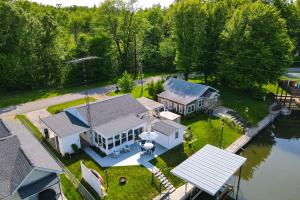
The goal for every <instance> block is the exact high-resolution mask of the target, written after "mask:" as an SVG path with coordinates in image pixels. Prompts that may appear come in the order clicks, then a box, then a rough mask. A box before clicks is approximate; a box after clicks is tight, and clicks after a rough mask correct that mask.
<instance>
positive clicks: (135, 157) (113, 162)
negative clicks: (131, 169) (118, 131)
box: [84, 143, 168, 167]
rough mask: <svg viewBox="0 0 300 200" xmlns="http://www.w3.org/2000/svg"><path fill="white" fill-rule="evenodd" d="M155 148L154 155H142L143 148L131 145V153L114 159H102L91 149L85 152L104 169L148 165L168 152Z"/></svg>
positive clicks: (111, 155) (109, 156) (106, 157)
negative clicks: (150, 161)
mask: <svg viewBox="0 0 300 200" xmlns="http://www.w3.org/2000/svg"><path fill="white" fill-rule="evenodd" d="M155 146H156V148H155V152H154V154H153V155H151V154H150V153H146V154H141V147H140V146H139V145H138V144H137V143H134V144H133V145H131V146H130V151H128V152H122V153H121V154H120V155H119V157H113V154H110V155H108V156H105V157H101V156H99V155H98V154H97V153H96V152H95V151H93V150H92V149H91V148H89V147H88V148H85V149H84V151H85V153H86V154H88V155H89V156H90V157H91V158H92V159H93V160H94V161H96V162H97V163H98V164H99V165H100V166H102V167H112V166H130V165H144V164H146V165H147V162H148V161H149V160H152V159H153V158H155V157H157V156H159V155H161V154H163V153H164V152H166V151H167V150H168V149H166V148H164V147H162V146H161V145H159V144H155Z"/></svg>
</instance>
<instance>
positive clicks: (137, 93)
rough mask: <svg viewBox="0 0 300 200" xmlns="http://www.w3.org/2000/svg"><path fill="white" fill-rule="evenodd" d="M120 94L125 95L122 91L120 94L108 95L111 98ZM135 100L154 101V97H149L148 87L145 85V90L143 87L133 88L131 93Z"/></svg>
mask: <svg viewBox="0 0 300 200" xmlns="http://www.w3.org/2000/svg"><path fill="white" fill-rule="evenodd" d="M119 94H124V93H122V92H121V91H120V92H111V93H109V94H108V95H109V96H115V95H119ZM130 94H131V95H132V96H133V97H134V98H140V97H147V98H149V99H152V97H151V96H150V95H149V93H148V90H147V86H146V85H144V88H143V89H142V86H140V85H139V86H135V87H134V88H133V90H132V91H131V93H130Z"/></svg>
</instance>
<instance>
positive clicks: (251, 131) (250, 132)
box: [226, 113, 279, 153]
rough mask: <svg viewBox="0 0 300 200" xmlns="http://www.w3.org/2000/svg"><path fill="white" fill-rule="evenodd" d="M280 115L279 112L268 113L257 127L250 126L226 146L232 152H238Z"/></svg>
mask: <svg viewBox="0 0 300 200" xmlns="http://www.w3.org/2000/svg"><path fill="white" fill-rule="evenodd" d="M277 116H279V113H277V114H271V113H270V114H268V115H267V116H266V117H265V118H263V119H262V120H261V121H260V122H258V123H257V125H256V126H255V127H252V128H248V129H247V131H246V133H245V134H244V135H242V136H241V137H239V138H238V139H237V140H236V141H234V142H233V143H232V144H231V145H230V146H228V147H227V148H226V150H227V151H230V152H232V153H237V152H238V151H239V150H240V149H241V148H242V147H243V146H245V145H246V144H247V143H248V142H250V140H251V139H252V138H253V137H255V136H256V135H257V134H258V133H259V132H260V131H261V130H263V129H264V128H265V127H267V126H268V125H269V124H270V123H272V121H273V120H274V119H275V118H276V117H277Z"/></svg>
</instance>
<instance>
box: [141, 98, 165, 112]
mask: <svg viewBox="0 0 300 200" xmlns="http://www.w3.org/2000/svg"><path fill="white" fill-rule="evenodd" d="M137 100H138V101H139V102H140V103H141V104H142V105H143V106H145V108H147V110H148V113H149V114H150V115H153V116H159V113H160V112H163V111H165V106H164V104H162V103H158V102H156V101H154V100H152V99H148V98H146V97H141V98H138V99H137Z"/></svg>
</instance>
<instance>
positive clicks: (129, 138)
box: [128, 130, 133, 141]
mask: <svg viewBox="0 0 300 200" xmlns="http://www.w3.org/2000/svg"><path fill="white" fill-rule="evenodd" d="M131 140H133V134H132V130H129V131H128V141H131Z"/></svg>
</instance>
